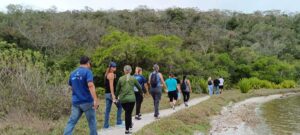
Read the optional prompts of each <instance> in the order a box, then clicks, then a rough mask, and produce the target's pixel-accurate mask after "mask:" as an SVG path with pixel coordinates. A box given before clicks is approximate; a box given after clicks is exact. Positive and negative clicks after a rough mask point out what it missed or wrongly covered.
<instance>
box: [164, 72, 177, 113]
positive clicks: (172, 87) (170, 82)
mask: <svg viewBox="0 0 300 135" xmlns="http://www.w3.org/2000/svg"><path fill="white" fill-rule="evenodd" d="M166 85H167V89H168V96H169V98H170V105H171V106H172V108H173V110H175V105H176V101H177V98H178V93H177V81H176V79H175V78H174V75H173V74H169V78H168V79H167V80H166Z"/></svg>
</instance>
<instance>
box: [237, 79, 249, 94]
mask: <svg viewBox="0 0 300 135" xmlns="http://www.w3.org/2000/svg"><path fill="white" fill-rule="evenodd" d="M238 86H239V89H240V90H241V92H242V93H248V92H249V90H250V89H251V87H252V86H251V82H250V81H249V79H246V78H243V79H242V80H241V81H240V82H239V83H238Z"/></svg>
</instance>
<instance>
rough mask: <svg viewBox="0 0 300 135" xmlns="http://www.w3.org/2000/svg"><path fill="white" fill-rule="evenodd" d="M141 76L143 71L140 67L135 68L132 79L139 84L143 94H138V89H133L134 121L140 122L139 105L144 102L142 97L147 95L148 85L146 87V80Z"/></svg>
mask: <svg viewBox="0 0 300 135" xmlns="http://www.w3.org/2000/svg"><path fill="white" fill-rule="evenodd" d="M142 74H143V69H142V68H141V67H136V68H135V74H134V78H135V79H136V80H137V81H138V82H139V84H140V86H141V87H142V90H143V94H140V92H139V91H138V89H137V88H136V87H134V92H135V93H134V94H135V99H136V107H135V109H136V110H135V114H136V115H135V119H136V120H141V119H142V118H141V116H142V114H141V105H142V102H143V100H144V95H145V94H146V93H148V85H147V79H146V78H145V77H144V76H143V75H142Z"/></svg>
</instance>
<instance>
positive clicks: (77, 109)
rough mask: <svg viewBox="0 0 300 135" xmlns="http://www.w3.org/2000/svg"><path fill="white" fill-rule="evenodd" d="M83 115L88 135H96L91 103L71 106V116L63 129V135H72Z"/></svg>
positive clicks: (94, 116) (93, 111)
mask: <svg viewBox="0 0 300 135" xmlns="http://www.w3.org/2000/svg"><path fill="white" fill-rule="evenodd" d="M83 113H85V117H86V119H87V121H88V123H89V128H90V135H97V120H96V112H95V109H94V108H93V103H84V104H79V105H72V112H71V116H70V119H69V121H68V123H67V126H66V128H65V131H64V135H72V134H73V129H74V127H75V125H76V123H77V121H78V120H79V119H80V117H81V115H82V114H83Z"/></svg>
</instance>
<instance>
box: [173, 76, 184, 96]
mask: <svg viewBox="0 0 300 135" xmlns="http://www.w3.org/2000/svg"><path fill="white" fill-rule="evenodd" d="M174 79H176V81H177V90H176V91H177V95H178V98H177V99H178V100H180V93H182V92H181V89H180V80H179V79H178V77H177V74H174Z"/></svg>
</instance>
